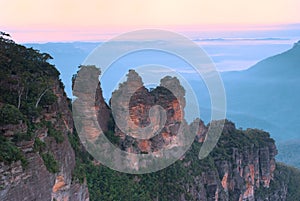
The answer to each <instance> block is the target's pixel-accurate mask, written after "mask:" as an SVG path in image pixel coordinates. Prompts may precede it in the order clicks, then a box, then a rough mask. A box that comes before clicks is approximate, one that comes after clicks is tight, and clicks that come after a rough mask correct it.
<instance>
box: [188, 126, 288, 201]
mask: <svg viewBox="0 0 300 201" xmlns="http://www.w3.org/2000/svg"><path fill="white" fill-rule="evenodd" d="M206 130H207V127H206V126H204V125H203V122H200V126H199V130H198V133H197V136H200V137H197V138H198V139H199V140H198V141H200V142H202V141H204V140H202V139H203V138H205V134H206V133H205V131H206ZM203 131H204V132H203ZM234 135H235V136H234ZM259 135H265V136H264V137H263V140H264V141H265V142H264V143H261V144H259V143H251V139H249V138H254V137H259ZM245 137H246V138H245ZM234 138H239V141H243V140H245V139H246V140H247V141H248V142H246V141H245V143H244V144H243V143H240V142H239V141H233V140H234ZM247 138H248V139H247ZM232 142H234V143H232ZM276 154H277V150H276V147H275V144H274V142H273V141H272V139H271V138H269V136H267V135H266V133H264V132H262V131H259V130H247V131H239V130H237V129H236V128H235V126H234V124H233V123H231V122H228V121H226V123H225V126H224V129H223V133H222V136H221V138H220V141H219V143H218V144H217V146H216V148H215V149H214V150H213V152H212V153H211V154H210V156H211V157H212V160H213V162H212V164H211V165H210V169H209V170H208V171H207V172H206V171H205V172H202V174H200V175H199V176H198V177H196V178H197V179H195V180H194V182H193V183H192V185H191V186H190V187H189V189H188V190H187V192H188V193H191V194H192V195H193V197H194V198H196V199H195V200H247V201H254V200H265V198H262V197H261V196H262V195H260V194H257V193H256V191H257V190H258V189H260V188H269V187H270V183H271V182H272V181H273V179H274V171H275V168H276V165H275V155H276ZM199 185H200V186H201V187H200V190H199ZM205 186H207V187H206V188H205ZM197 188H198V190H197ZM277 190H278V191H280V194H281V195H282V197H280V196H278V197H276V196H273V198H272V200H285V199H286V191H285V190H284V189H277ZM199 191H200V193H199Z"/></svg>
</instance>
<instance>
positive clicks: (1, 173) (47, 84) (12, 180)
mask: <svg viewBox="0 0 300 201" xmlns="http://www.w3.org/2000/svg"><path fill="white" fill-rule="evenodd" d="M0 46H1V51H0V56H1V59H0V60H1V61H0V63H1V76H2V78H1V99H0V109H1V123H0V135H1V136H0V137H1V143H5V145H6V146H1V152H2V153H1V157H0V159H1V162H0V200H4V201H20V200H24V201H32V200H39V201H40V200H41V201H49V200H57V201H59V200H64V201H66V200H70V201H76V200H77V201H81V200H89V193H88V189H87V186H86V184H85V183H82V184H80V183H78V182H77V181H76V180H75V179H74V178H73V176H72V174H73V171H74V168H75V165H76V164H75V154H74V150H73V149H72V147H71V145H70V143H69V140H68V138H69V136H71V135H73V119H72V114H71V110H70V108H69V105H70V101H69V100H68V99H67V97H66V94H65V92H64V89H63V85H62V83H61V82H60V81H59V80H58V72H57V71H56V70H54V68H53V66H51V65H50V64H48V63H46V60H43V57H44V56H47V55H43V56H42V55H41V54H39V53H38V52H36V51H33V50H32V49H26V48H24V47H23V46H19V45H17V44H14V43H13V42H12V41H9V40H5V39H3V38H1V45H0ZM25 55H26V56H25ZM44 59H45V58H44ZM21 64H23V65H21ZM30 68H32V69H30ZM42 89H43V91H40V93H39V90H42ZM16 113H17V114H19V116H20V119H19V120H18V119H17V118H18V116H17V115H16ZM11 117H12V118H11ZM5 150H7V154H5V153H4V152H5ZM12 150H14V151H15V153H17V155H18V156H19V157H18V158H16V157H15V156H14V154H13V153H12V152H11V151H12Z"/></svg>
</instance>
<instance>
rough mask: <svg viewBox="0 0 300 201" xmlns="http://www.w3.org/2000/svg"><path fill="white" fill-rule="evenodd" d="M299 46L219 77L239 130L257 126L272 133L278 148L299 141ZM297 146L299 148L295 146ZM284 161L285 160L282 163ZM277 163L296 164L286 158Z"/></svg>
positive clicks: (228, 114) (297, 44)
mask: <svg viewBox="0 0 300 201" xmlns="http://www.w3.org/2000/svg"><path fill="white" fill-rule="evenodd" d="M299 65H300V43H299V42H298V43H296V44H294V46H293V47H292V48H291V49H290V50H288V51H286V52H283V53H281V54H278V55H275V56H273V57H270V58H267V59H265V60H263V61H261V62H258V63H257V64H256V65H254V66H253V67H251V68H249V69H248V70H245V71H240V72H227V73H223V74H222V78H223V81H224V85H225V89H226V95H227V103H228V113H227V117H228V118H230V119H232V120H234V121H235V122H236V123H237V124H238V126H240V127H257V128H261V129H264V130H266V131H268V132H270V133H272V137H273V138H275V139H276V141H277V144H278V145H279V151H280V152H282V153H285V152H286V151H287V150H283V149H284V148H285V147H286V146H280V144H285V143H286V142H288V141H291V140H297V139H299V138H300V135H299V132H298V131H299V130H300V112H299V111H300V105H299V102H300V95H299V92H300V85H299V77H300V68H299V67H300V66H299ZM298 146H299V145H298ZM285 158H287V160H285ZM280 160H282V161H284V162H288V163H289V164H291V165H296V163H297V161H294V162H293V161H291V160H290V159H288V156H283V155H281V156H280Z"/></svg>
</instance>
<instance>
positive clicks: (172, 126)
mask: <svg viewBox="0 0 300 201" xmlns="http://www.w3.org/2000/svg"><path fill="white" fill-rule="evenodd" d="M163 83H169V84H170V86H173V87H174V88H175V89H176V90H173V91H175V93H178V94H180V96H178V94H176V95H177V96H176V97H180V99H181V100H178V99H177V98H176V97H175V96H174V94H172V92H170V91H169V90H167V89H165V88H163V87H162V85H163ZM133 89H137V90H136V91H135V92H134V93H132V92H130V90H133ZM133 91H134V90H133ZM131 93H132V94H133V95H132V96H131V97H130V102H129V114H130V115H129V116H128V117H124V116H123V118H124V119H125V120H126V121H127V122H129V123H128V124H129V125H130V123H131V124H135V125H136V126H139V127H146V126H148V125H149V124H150V122H151V115H149V111H150V108H151V107H152V106H153V105H160V106H161V107H163V108H164V109H165V110H166V114H167V115H166V123H165V125H164V127H163V129H162V130H161V132H160V133H158V135H156V136H155V137H152V138H150V139H136V138H134V137H132V136H129V135H126V134H125V133H124V132H122V131H121V130H120V129H119V128H118V127H117V126H116V127H115V128H114V129H115V130H114V131H115V136H117V137H119V142H118V145H119V146H120V148H121V149H123V150H126V151H128V152H134V153H144V154H145V153H149V152H155V151H157V150H159V149H161V148H163V147H167V146H168V145H169V143H170V141H172V140H174V139H176V135H177V130H176V129H178V126H179V125H180V123H182V122H183V123H184V120H183V118H182V117H183V115H184V114H183V112H182V111H183V108H184V105H185V100H184V90H182V88H181V86H180V84H179V82H178V80H177V79H176V78H170V77H168V78H164V79H163V80H162V83H161V86H159V87H157V88H155V89H152V90H150V91H149V90H148V89H146V88H145V87H144V86H143V83H142V81H141V78H140V77H139V76H138V75H137V74H136V73H135V72H134V71H130V72H129V74H128V79H127V81H126V82H124V83H123V84H121V85H120V88H119V90H117V91H115V92H114V93H113V98H114V96H116V97H119V96H129V94H131ZM124 100H126V98H125V99H124ZM128 100H129V98H128ZM118 103H119V104H118V105H113V106H115V107H122V106H124V105H126V103H125V102H124V103H123V102H118ZM180 103H181V104H180ZM118 109H120V110H121V108H118ZM196 124H198V129H197V130H195V128H196ZM208 127H209V125H205V124H204V123H203V122H202V121H201V120H195V121H194V122H193V123H192V124H191V125H190V126H188V130H189V131H190V132H196V138H195V143H194V144H193V146H192V148H191V150H190V151H189V152H188V153H187V154H186V155H185V156H183V157H182V158H181V160H180V161H178V162H176V163H175V164H174V165H172V166H170V167H168V168H167V169H165V170H164V171H160V172H157V173H153V174H156V176H157V177H158V178H167V177H173V178H172V179H167V181H164V182H162V184H161V185H162V186H161V188H162V189H164V190H162V191H167V192H168V193H167V195H166V194H164V195H161V194H160V193H159V192H150V194H152V196H151V197H152V199H153V200H164V199H166V200H182V201H185V200H186V201H188V200H201V201H213V200H214V201H217V200H228V201H229V200H237V201H254V200H287V184H282V185H281V186H278V187H276V188H274V187H273V186H274V185H273V183H276V182H277V181H274V171H275V169H276V163H275V155H276V154H277V149H276V147H275V144H274V140H273V139H271V138H270V136H269V134H268V133H266V132H263V131H261V130H257V129H247V130H238V129H236V127H235V125H234V124H233V123H231V122H229V121H226V123H225V125H224V129H223V133H222V136H221V138H220V140H219V142H218V144H217V146H216V147H215V149H214V150H213V151H212V153H211V154H210V155H209V156H208V157H207V158H206V159H204V160H202V161H200V160H199V159H198V153H199V148H200V147H201V144H202V143H203V142H204V141H205V140H206V137H207V136H206V134H207V131H208ZM172 172H174V174H171V173H172ZM178 175H180V177H178ZM154 177H155V176H154ZM169 180H171V181H172V186H173V187H175V186H176V189H177V190H175V191H173V190H172V189H170V188H168V186H169V184H168V183H169V182H170V181H169ZM135 181H137V183H138V185H145V186H148V185H150V183H157V182H158V185H160V184H159V183H160V182H161V181H159V180H158V181H157V180H155V179H153V178H150V179H149V177H147V176H136V177H135ZM270 185H271V186H272V191H269V190H268V189H270ZM169 187H170V186H169ZM171 188H172V187H171ZM157 191H160V190H157ZM262 192H263V193H262Z"/></svg>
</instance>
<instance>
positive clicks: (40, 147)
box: [33, 138, 46, 153]
mask: <svg viewBox="0 0 300 201" xmlns="http://www.w3.org/2000/svg"><path fill="white" fill-rule="evenodd" d="M45 148H46V144H45V142H43V141H41V140H40V138H35V140H34V145H33V150H34V151H35V152H39V153H42V152H43V151H44V150H45Z"/></svg>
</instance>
